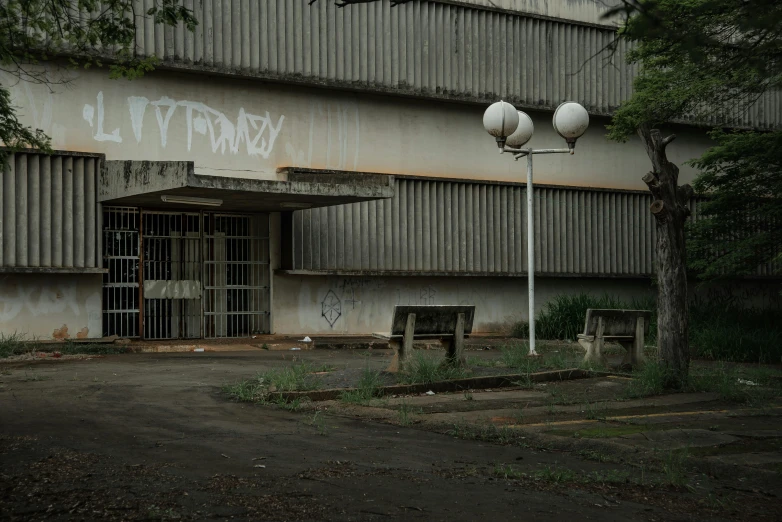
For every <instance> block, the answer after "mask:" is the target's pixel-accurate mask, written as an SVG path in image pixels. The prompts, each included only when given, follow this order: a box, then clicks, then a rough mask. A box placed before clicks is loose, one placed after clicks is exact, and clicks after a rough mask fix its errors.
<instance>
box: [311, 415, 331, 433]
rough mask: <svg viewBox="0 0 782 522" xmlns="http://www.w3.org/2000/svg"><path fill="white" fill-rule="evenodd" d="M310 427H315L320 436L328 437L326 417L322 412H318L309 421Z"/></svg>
mask: <svg viewBox="0 0 782 522" xmlns="http://www.w3.org/2000/svg"><path fill="white" fill-rule="evenodd" d="M309 425H310V426H313V427H315V428H316V429H317V430H318V435H321V436H324V437H325V436H326V435H328V433H327V426H326V419H325V415H324V414H323V413H322V412H321V411H320V410H319V411H316V412H315V414H314V415H313V416H312V418H311V419H310V420H309Z"/></svg>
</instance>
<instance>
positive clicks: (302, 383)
mask: <svg viewBox="0 0 782 522" xmlns="http://www.w3.org/2000/svg"><path fill="white" fill-rule="evenodd" d="M333 369H334V368H333V367H331V366H328V365H321V366H313V365H311V364H309V363H306V362H305V363H298V364H293V365H291V366H286V367H284V368H278V369H275V370H271V371H268V372H265V373H261V374H258V375H257V376H256V377H254V378H252V379H246V380H243V381H239V382H237V383H234V384H230V385H227V386H224V387H223V391H224V392H226V393H227V394H228V395H230V396H231V397H233V398H234V399H236V400H239V401H242V402H257V403H261V404H274V405H277V406H280V407H283V408H285V409H288V410H291V411H296V410H298V409H300V408H301V399H295V400H293V401H286V400H285V399H284V398H283V397H281V396H279V395H278V394H276V392H288V391H307V390H315V389H318V387H319V386H320V381H318V379H317V378H316V377H315V376H314V375H312V374H313V373H314V372H322V371H332V370H333Z"/></svg>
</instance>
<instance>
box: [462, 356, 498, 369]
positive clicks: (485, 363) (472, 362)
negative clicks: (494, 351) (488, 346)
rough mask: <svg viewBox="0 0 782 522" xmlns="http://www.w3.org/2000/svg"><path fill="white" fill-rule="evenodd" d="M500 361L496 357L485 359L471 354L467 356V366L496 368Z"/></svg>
mask: <svg viewBox="0 0 782 522" xmlns="http://www.w3.org/2000/svg"><path fill="white" fill-rule="evenodd" d="M500 364H501V363H500V361H498V360H496V359H485V358H483V357H476V356H474V355H471V356H470V357H468V358H467V366H470V367H473V366H475V367H480V368H496V367H497V366H499V365H500Z"/></svg>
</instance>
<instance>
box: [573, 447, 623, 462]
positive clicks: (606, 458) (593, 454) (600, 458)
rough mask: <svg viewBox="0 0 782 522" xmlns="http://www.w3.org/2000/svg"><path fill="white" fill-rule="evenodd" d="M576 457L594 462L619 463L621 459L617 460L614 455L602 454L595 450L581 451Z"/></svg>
mask: <svg viewBox="0 0 782 522" xmlns="http://www.w3.org/2000/svg"><path fill="white" fill-rule="evenodd" d="M576 455H578V456H579V457H582V458H584V459H586V460H594V461H595V462H618V461H619V459H617V458H616V457H614V456H612V455H609V454H608V453H601V452H599V451H595V450H581V451H579V452H578V453H576Z"/></svg>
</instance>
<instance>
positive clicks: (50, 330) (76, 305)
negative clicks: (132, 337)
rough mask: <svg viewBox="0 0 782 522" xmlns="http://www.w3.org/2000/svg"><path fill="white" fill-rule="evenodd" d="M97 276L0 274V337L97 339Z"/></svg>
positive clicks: (99, 331) (99, 292)
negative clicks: (16, 335) (15, 334)
mask: <svg viewBox="0 0 782 522" xmlns="http://www.w3.org/2000/svg"><path fill="white" fill-rule="evenodd" d="M101 277H102V276H101V275H100V274H88V275H75V274H0V334H5V335H9V334H13V333H17V334H21V335H23V336H25V338H27V339H31V338H37V339H68V338H94V337H101V335H102V333H101V328H102V324H103V321H102V312H101Z"/></svg>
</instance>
